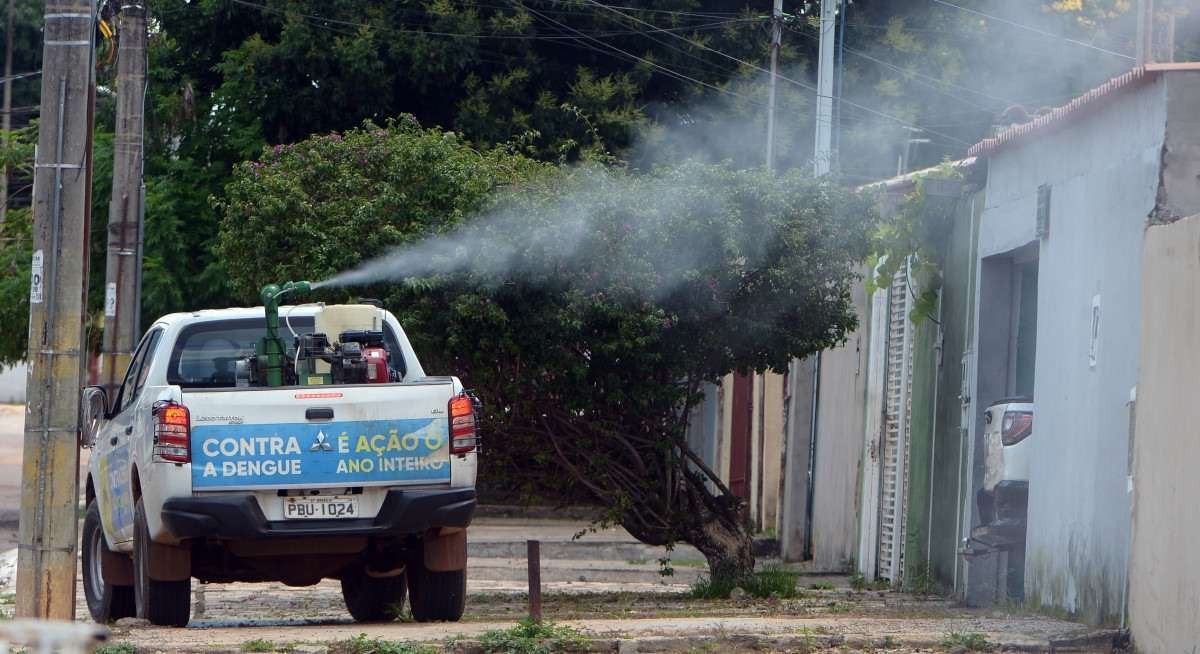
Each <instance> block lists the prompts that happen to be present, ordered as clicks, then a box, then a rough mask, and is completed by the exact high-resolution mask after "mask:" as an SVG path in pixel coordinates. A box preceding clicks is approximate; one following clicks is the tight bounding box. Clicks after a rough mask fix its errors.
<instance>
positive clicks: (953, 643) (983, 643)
mask: <svg viewBox="0 0 1200 654" xmlns="http://www.w3.org/2000/svg"><path fill="white" fill-rule="evenodd" d="M940 644H941V646H942V647H965V648H966V649H967V650H968V651H971V652H991V651H993V650H995V649H996V646H995V645H994V644H993V643H992V642H991V641H990V640H988V639H987V636H985V635H983V634H977V633H970V634H960V633H957V632H955V633H949V634H946V637H945V638H943V639H942V642H941V643H940Z"/></svg>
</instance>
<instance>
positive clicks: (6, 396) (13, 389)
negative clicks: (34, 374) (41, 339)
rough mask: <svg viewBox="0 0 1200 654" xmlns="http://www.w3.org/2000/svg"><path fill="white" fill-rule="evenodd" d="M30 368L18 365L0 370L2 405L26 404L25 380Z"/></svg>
mask: <svg viewBox="0 0 1200 654" xmlns="http://www.w3.org/2000/svg"><path fill="white" fill-rule="evenodd" d="M28 374H29V368H28V366H26V365H25V364H23V363H22V364H18V365H16V366H13V367H11V368H0V404H24V403H25V378H26V376H27V375H28Z"/></svg>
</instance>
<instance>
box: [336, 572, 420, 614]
mask: <svg viewBox="0 0 1200 654" xmlns="http://www.w3.org/2000/svg"><path fill="white" fill-rule="evenodd" d="M404 576H405V575H404V574H399V575H397V576H395V577H369V576H367V574H366V573H365V572H364V571H363V570H361V569H359V570H355V571H354V572H347V573H345V574H343V575H342V599H344V600H345V601H346V610H347V611H349V612H350V616H351V617H353V618H354V621H355V622H381V621H384V620H395V619H396V618H398V617H400V612H401V611H403V610H404V595H405V591H406V583H405V581H404Z"/></svg>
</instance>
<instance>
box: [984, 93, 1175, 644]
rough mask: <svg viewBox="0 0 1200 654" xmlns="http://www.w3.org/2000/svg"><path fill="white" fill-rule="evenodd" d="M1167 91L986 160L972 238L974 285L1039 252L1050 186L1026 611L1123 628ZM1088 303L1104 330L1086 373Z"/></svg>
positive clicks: (987, 296)
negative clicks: (1148, 261) (1013, 255)
mask: <svg viewBox="0 0 1200 654" xmlns="http://www.w3.org/2000/svg"><path fill="white" fill-rule="evenodd" d="M1166 86H1167V85H1166V82H1165V80H1164V79H1162V78H1157V79H1154V80H1152V81H1149V82H1147V83H1145V84H1144V85H1142V86H1140V87H1137V88H1135V89H1131V90H1128V91H1125V92H1123V93H1120V94H1119V95H1117V96H1116V97H1114V98H1113V99H1112V100H1111V102H1109V103H1108V104H1107V105H1105V106H1103V107H1100V108H1098V109H1097V110H1096V111H1093V112H1091V113H1088V114H1086V115H1080V116H1078V117H1074V118H1071V119H1070V120H1069V121H1067V122H1066V123H1065V124H1064V125H1062V126H1061V127H1060V128H1059V129H1057V130H1055V131H1052V132H1045V133H1042V134H1039V135H1038V136H1037V137H1035V138H1032V139H1030V140H1029V141H1028V142H1026V143H1024V144H1022V145H1016V146H1012V147H1009V148H1007V149H1004V150H1001V151H1000V152H998V153H997V154H995V155H993V156H992V157H991V160H990V162H989V171H988V185H987V203H986V206H985V208H984V213H983V218H982V221H981V224H980V230H979V252H978V255H979V264H978V265H979V268H978V270H979V272H980V273H982V272H983V271H984V268H985V267H987V266H991V265H1003V261H1002V260H997V259H992V260H989V259H987V257H991V256H993V255H1003V254H1005V253H1008V252H1010V251H1012V250H1014V249H1016V248H1019V247H1022V246H1025V245H1027V244H1029V243H1032V242H1034V241H1035V235H1034V230H1035V220H1036V206H1037V193H1038V186H1039V185H1042V184H1051V185H1052V187H1053V191H1052V199H1051V211H1050V232H1049V237H1048V238H1047V239H1044V240H1043V241H1041V242H1040V243H1039V284H1038V325H1037V360H1036V364H1035V371H1034V384H1035V392H1034V401H1035V404H1036V412H1035V419H1034V425H1035V427H1034V433H1033V436H1032V437H1031V438H1032V439H1033V442H1032V446H1033V448H1032V449H1033V462H1032V466H1031V472H1030V477H1031V478H1030V493H1029V529H1028V536H1027V547H1028V549H1027V558H1026V586H1025V587H1026V600H1027V601H1029V602H1031V603H1033V604H1040V605H1051V606H1055V607H1060V608H1063V609H1066V610H1068V611H1072V612H1076V613H1079V614H1081V615H1082V616H1083V617H1085V618H1086V619H1089V620H1091V621H1111V620H1115V619H1116V618H1118V617H1119V614H1120V609H1121V598H1122V592H1123V588H1124V582H1125V565H1126V560H1127V553H1128V539H1129V524H1130V516H1129V507H1130V504H1129V501H1130V500H1129V495H1128V492H1127V478H1126V473H1127V471H1126V459H1127V456H1126V455H1127V447H1128V436H1129V416H1128V408H1127V406H1126V405H1127V399H1128V397H1129V393H1130V389H1131V388H1132V387H1133V386H1134V384H1135V383H1136V381H1137V366H1138V341H1139V329H1138V320H1137V315H1138V311H1139V308H1140V277H1141V264H1140V260H1141V249H1142V230H1143V225H1144V223H1145V220H1146V217H1147V216H1148V215H1149V214H1150V213H1151V211H1152V210H1153V209H1154V207H1155V198H1156V195H1157V193H1158V186H1159V184H1158V182H1159V164H1160V160H1161V156H1162V149H1163V142H1164V131H1165V125H1166V122H1167V93H1166ZM991 278H992V279H994V280H997V282H998V281H999V280H1000V278H1001V276H992V277H991ZM988 280H989V276H987V275H981V277H980V284H981V288H980V293H979V296H978V299H977V304H976V315H977V324H978V325H979V335H978V341H977V344H976V349H977V352H978V357H979V358H978V362H977V370H978V378H977V379H976V388H975V392H974V393H973V394H972V395H973V396H974V398H975V400H976V401H975V406H974V411H975V414H976V421H977V423H976V440H978V434H982V429H981V428H980V427H981V422H980V421H981V413H982V410H983V409H984V408H986V406H987V405H988V404H989V403H990V402H992V401H994V400H996V399H998V396H999V395H1000V393H997V392H996V389H997V388H998V384H999V380H998V377H997V376H998V375H999V374H1002V372H1001V367H1000V366H999V364H998V363H997V362H996V361H995V359H996V357H997V348H999V347H1000V341H1004V342H1005V344H1007V338H1001V336H1000V335H999V334H996V333H991V334H989V331H997V330H1000V329H1002V327H1001V326H999V325H992V324H991V323H989V322H988V321H987V320H986V318H987V315H988V311H989V308H990V307H993V306H994V305H995V303H997V302H1003V301H1004V297H1005V296H1004V294H1003V292H1002V290H999V289H994V288H989V287H988V284H989V281H988ZM1096 295H1099V296H1100V298H1101V320H1100V328H1099V338H1098V344H1099V358H1098V361H1097V363H1096V365H1095V366H1094V367H1093V366H1091V365H1089V356H1088V354H1089V343H1090V338H1089V336H1090V326H1091V314H1092V303H1093V296H1096ZM981 307H982V308H981ZM993 328H994V329H993ZM993 364H995V365H993ZM977 485H978V475H976V476H975V479H974V484H973V487H975V486H977Z"/></svg>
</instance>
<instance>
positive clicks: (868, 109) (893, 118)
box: [586, 0, 971, 146]
mask: <svg viewBox="0 0 1200 654" xmlns="http://www.w3.org/2000/svg"><path fill="white" fill-rule="evenodd" d="M935 1H937V0H935ZM586 2H588V3H589V4H592V5H595V6H597V7H600V8H602V9H606V10H608V11H611V12H613V13H616V14H618V15H620V16H623V17H625V18H628V19H630V20H633V21H636V22H639V23H642V24H643V25H651V26H653V23H647V22H646V21H644V20H642V19H640V18H638V17H637V16H630V15H629V14H626V13H623V12H621V11H620V10H618V9H615V8H613V7H611V6H609V5H606V4H603V3H601V2H598V1H597V0H586ZM667 35H668V36H673V37H675V38H677V39H680V40H682V41H686V42H687V43H690V44H691V45H693V46H695V47H698V48H702V49H704V50H708V51H709V52H712V53H714V54H717V55H720V56H722V57H725V58H726V59H729V60H731V61H735V62H737V63H739V64H741V65H743V66H747V67H749V68H753V69H754V70H757V71H760V72H763V73H768V74H770V72H771V71H769V70H767V69H765V68H763V67H761V66H758V65H756V64H752V63H750V62H748V61H744V60H742V59H738V58H737V57H735V56H733V55H731V54H728V53H725V52H722V51H720V50H717V49H715V48H710V47H709V46H707V45H704V44H703V43H697V42H695V41H693V40H691V39H689V38H686V37H683V36H679V35H678V34H675V33H674V32H667ZM777 76H778V78H779V79H781V80H784V81H785V82H789V83H791V84H794V85H796V86H799V87H800V88H803V89H808V90H810V91H813V92H815V93H816V94H817V97H830V96H823V95H822V94H821V93H820V91H818V90H817V87H815V86H813V85H812V84H809V83H807V82H801V81H799V80H795V79H792V78H790V77H787V76H785V75H777ZM841 102H842V103H843V104H846V105H849V106H851V107H855V108H857V109H860V110H862V111H865V112H867V113H870V114H873V115H876V116H879V117H880V118H886V119H888V120H891V121H894V122H896V123H897V124H900V125H903V126H905V127H913V128H917V129H923V128H921V127H920V126H919V125H915V124H912V123H910V122H908V121H905V120H903V119H902V118H899V117H897V116H893V115H891V114H888V113H884V112H882V111H878V110H875V109H872V108H871V107H868V106H866V105H862V104H859V103H857V102H853V101H851V100H846V99H845V98H842V99H841ZM925 132H926V133H929V134H933V135H935V136H940V137H942V138H944V139H947V140H950V141H954V142H957V143H960V144H962V145H964V146H969V145H971V144H970V143H967V142H966V141H963V140H962V139H958V138H955V137H953V136H950V135H949V134H943V133H941V132H935V131H933V130H931V129H925Z"/></svg>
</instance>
